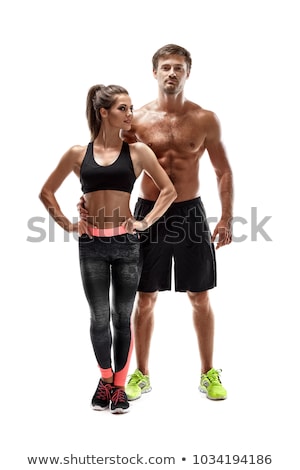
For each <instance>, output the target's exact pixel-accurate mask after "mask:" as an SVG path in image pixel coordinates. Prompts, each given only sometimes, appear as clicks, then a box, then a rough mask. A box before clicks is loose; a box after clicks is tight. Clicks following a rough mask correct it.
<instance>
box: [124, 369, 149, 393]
mask: <svg viewBox="0 0 300 470" xmlns="http://www.w3.org/2000/svg"><path fill="white" fill-rule="evenodd" d="M151 390H152V389H151V385H150V378H149V375H144V374H142V372H141V371H140V370H139V369H136V370H135V371H134V373H133V374H132V375H130V376H129V381H128V384H127V385H126V387H125V392H126V395H127V398H128V400H136V399H137V398H140V396H141V394H142V393H147V392H150V391H151Z"/></svg>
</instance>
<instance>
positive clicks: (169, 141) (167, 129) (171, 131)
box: [136, 116, 205, 159]
mask: <svg viewBox="0 0 300 470" xmlns="http://www.w3.org/2000/svg"><path fill="white" fill-rule="evenodd" d="M136 134H137V137H138V139H139V140H141V141H142V142H144V143H145V144H147V145H148V146H149V147H150V148H151V149H152V150H153V151H154V152H155V154H156V155H157V157H158V158H159V159H161V158H164V157H167V156H168V155H172V156H173V157H176V156H178V157H179V156H184V157H185V158H188V157H192V158H195V156H198V157H200V156H201V155H202V153H203V151H204V141H205V132H204V129H202V130H201V128H199V126H197V125H196V124H195V122H194V121H193V120H190V119H186V118H185V117H184V116H181V117H177V116H175V117H172V116H171V117H170V116H167V117H166V116H164V117H163V118H161V119H159V118H157V119H153V120H152V121H151V122H147V125H141V126H139V127H137V132H136Z"/></svg>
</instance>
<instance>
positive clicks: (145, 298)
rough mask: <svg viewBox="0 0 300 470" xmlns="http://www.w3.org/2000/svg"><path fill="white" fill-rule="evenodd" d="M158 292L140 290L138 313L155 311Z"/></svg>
mask: <svg viewBox="0 0 300 470" xmlns="http://www.w3.org/2000/svg"><path fill="white" fill-rule="evenodd" d="M157 295H158V292H138V294H137V313H138V314H140V315H143V314H147V313H148V314H149V313H152V312H153V309H154V306H155V302H156V299H157Z"/></svg>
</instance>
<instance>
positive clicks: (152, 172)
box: [124, 143, 177, 232]
mask: <svg viewBox="0 0 300 470" xmlns="http://www.w3.org/2000/svg"><path fill="white" fill-rule="evenodd" d="M130 147H131V149H130V150H131V152H132V156H133V157H134V160H135V163H136V167H138V169H139V171H138V172H139V174H140V173H141V172H142V171H145V172H146V173H147V175H149V176H150V178H152V180H153V181H154V183H155V184H156V186H157V187H158V189H159V190H160V193H159V196H158V198H157V200H156V201H155V204H154V207H153V209H152V210H151V211H150V212H149V213H148V214H147V215H146V216H145V218H144V219H143V220H141V221H136V220H134V219H130V220H128V221H126V222H125V223H124V225H125V227H126V228H127V229H128V231H130V232H132V231H134V230H135V229H136V230H146V228H148V227H150V225H152V224H153V223H154V222H156V221H157V220H158V219H159V218H160V217H161V216H162V215H163V214H164V213H165V212H166V210H167V209H168V207H170V205H171V204H172V202H173V201H174V200H175V199H176V197H177V193H176V190H175V188H174V186H173V183H172V182H171V180H170V178H169V176H168V175H167V173H166V172H165V170H164V169H163V168H162V167H161V165H160V164H159V163H158V160H157V157H156V155H155V153H154V152H153V151H152V150H151V149H150V148H149V147H148V146H147V145H145V144H143V143H136V144H132V145H131V146H130ZM132 147H133V149H132Z"/></svg>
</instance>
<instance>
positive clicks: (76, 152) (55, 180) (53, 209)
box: [39, 146, 86, 235]
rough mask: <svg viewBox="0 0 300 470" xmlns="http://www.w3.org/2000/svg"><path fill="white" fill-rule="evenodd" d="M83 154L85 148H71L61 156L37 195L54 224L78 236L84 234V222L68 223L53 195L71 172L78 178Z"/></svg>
mask: <svg viewBox="0 0 300 470" xmlns="http://www.w3.org/2000/svg"><path fill="white" fill-rule="evenodd" d="M84 152H85V147H80V146H74V147H71V148H70V149H69V150H68V151H67V152H66V153H65V154H64V155H63V156H62V158H61V159H60V161H59V163H58V165H57V167H56V168H55V170H54V171H53V172H52V173H51V174H50V176H49V177H48V179H47V180H46V182H45V183H44V185H43V187H42V189H41V191H40V194H39V198H40V200H41V201H42V203H43V204H44V206H45V208H46V209H47V211H48V212H49V214H50V215H51V217H52V218H53V219H54V220H55V222H56V223H57V224H58V225H60V226H61V227H62V228H63V229H64V230H66V231H67V232H75V231H76V232H77V231H78V233H79V235H82V233H85V230H86V227H85V224H86V223H85V222H84V221H80V222H79V223H75V224H73V223H72V222H70V220H69V219H68V218H67V217H66V216H65V215H64V214H63V212H62V210H61V208H60V206H59V204H58V201H57V199H56V197H55V193H56V191H57V190H58V188H59V187H60V186H61V184H62V183H63V181H64V180H65V179H66V177H67V176H68V175H69V174H70V173H71V172H72V171H74V172H75V173H76V174H77V176H78V174H79V173H78V168H80V162H81V160H82V158H83V155H84Z"/></svg>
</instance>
